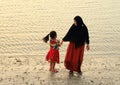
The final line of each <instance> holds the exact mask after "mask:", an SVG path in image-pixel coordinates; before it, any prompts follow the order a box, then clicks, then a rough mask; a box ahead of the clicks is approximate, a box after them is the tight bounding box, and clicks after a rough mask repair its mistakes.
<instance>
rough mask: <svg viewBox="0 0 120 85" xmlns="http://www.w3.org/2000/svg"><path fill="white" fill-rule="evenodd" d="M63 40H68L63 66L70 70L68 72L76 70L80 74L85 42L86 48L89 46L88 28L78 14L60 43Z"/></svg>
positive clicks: (71, 72)
mask: <svg viewBox="0 0 120 85" xmlns="http://www.w3.org/2000/svg"><path fill="white" fill-rule="evenodd" d="M65 41H68V42H70V43H69V45H68V49H67V53H66V57H65V61H64V64H65V67H66V68H67V69H68V70H70V72H69V73H70V74H73V71H76V72H78V73H79V74H80V75H82V71H81V64H82V61H83V56H84V47H85V43H86V44H87V45H86V49H87V50H89V49H90V47H89V33H88V29H87V27H86V25H85V24H84V23H83V20H82V18H81V17H80V16H76V17H75V18H74V24H73V25H72V26H71V28H70V29H69V31H68V33H67V34H66V36H65V37H64V38H63V41H62V42H61V44H62V43H63V42H65Z"/></svg>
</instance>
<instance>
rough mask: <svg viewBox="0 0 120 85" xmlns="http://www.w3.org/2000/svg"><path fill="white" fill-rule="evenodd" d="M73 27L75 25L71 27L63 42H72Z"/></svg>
mask: <svg viewBox="0 0 120 85" xmlns="http://www.w3.org/2000/svg"><path fill="white" fill-rule="evenodd" d="M73 26H74V25H72V26H71V28H70V29H69V31H68V32H67V34H66V35H65V36H64V38H63V41H70V40H71V33H72V29H73Z"/></svg>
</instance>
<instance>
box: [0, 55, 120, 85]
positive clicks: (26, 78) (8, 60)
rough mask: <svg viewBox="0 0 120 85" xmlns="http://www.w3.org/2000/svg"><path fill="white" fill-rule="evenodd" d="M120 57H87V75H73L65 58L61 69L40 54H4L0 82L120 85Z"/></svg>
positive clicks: (8, 84) (10, 84)
mask: <svg viewBox="0 0 120 85" xmlns="http://www.w3.org/2000/svg"><path fill="white" fill-rule="evenodd" d="M119 61H120V57H104V58H103V57H97V58H96V57H85V58H84V62H83V66H82V70H83V75H82V76H77V74H76V73H75V75H74V76H73V77H70V76H69V75H68V71H67V70H66V69H65V68H64V65H63V62H61V63H60V64H59V65H57V67H56V68H58V69H59V73H56V74H53V73H51V72H49V70H48V68H49V66H48V63H46V62H45V61H44V59H41V58H40V56H29V55H28V56H23V55H22V56H9V57H7V56H4V57H1V58H0V85H119V84H120V62H119Z"/></svg>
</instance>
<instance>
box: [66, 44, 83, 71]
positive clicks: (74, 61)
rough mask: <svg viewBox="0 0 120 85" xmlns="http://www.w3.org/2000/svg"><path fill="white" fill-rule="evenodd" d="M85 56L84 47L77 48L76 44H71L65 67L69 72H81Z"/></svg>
mask: <svg viewBox="0 0 120 85" xmlns="http://www.w3.org/2000/svg"><path fill="white" fill-rule="evenodd" d="M83 55H84V45H82V46H79V47H78V48H75V43H72V42H70V44H69V46H68V49H67V53H66V57H65V61H64V64H65V67H66V68H67V69H68V70H71V71H76V72H80V71H81V64H82V61H83Z"/></svg>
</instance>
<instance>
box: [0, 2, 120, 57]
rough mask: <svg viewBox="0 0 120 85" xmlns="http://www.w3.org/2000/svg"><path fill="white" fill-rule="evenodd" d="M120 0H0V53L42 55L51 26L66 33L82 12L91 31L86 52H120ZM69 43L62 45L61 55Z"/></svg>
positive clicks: (95, 54) (112, 54)
mask: <svg viewBox="0 0 120 85" xmlns="http://www.w3.org/2000/svg"><path fill="white" fill-rule="evenodd" d="M119 8H120V0H104V1H103V0H84V1H83V0H0V56H3V55H8V56H9V55H40V56H41V57H44V56H45V55H46V53H47V51H48V50H49V46H48V45H47V44H45V43H43V42H42V40H41V39H42V38H43V37H44V36H45V35H47V34H48V33H49V32H50V31H51V30H56V31H57V32H58V38H59V39H62V37H63V36H64V35H65V34H66V32H67V31H68V29H69V27H70V26H71V24H72V23H73V17H74V16H76V15H80V16H82V18H83V20H84V22H85V24H86V25H87V27H88V29H89V33H90V42H91V44H90V46H91V50H90V51H89V52H86V53H85V54H86V56H93V57H97V56H103V57H104V56H115V57H116V56H120V52H119V51H120V9H119ZM67 45H68V43H64V45H63V46H62V47H61V48H60V53H61V55H62V57H64V55H65V51H66V48H67Z"/></svg>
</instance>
